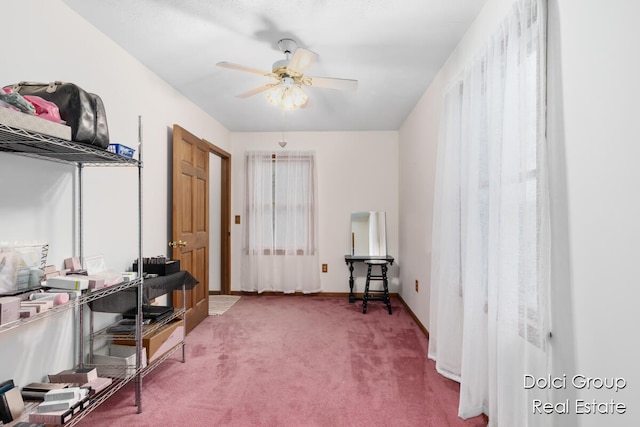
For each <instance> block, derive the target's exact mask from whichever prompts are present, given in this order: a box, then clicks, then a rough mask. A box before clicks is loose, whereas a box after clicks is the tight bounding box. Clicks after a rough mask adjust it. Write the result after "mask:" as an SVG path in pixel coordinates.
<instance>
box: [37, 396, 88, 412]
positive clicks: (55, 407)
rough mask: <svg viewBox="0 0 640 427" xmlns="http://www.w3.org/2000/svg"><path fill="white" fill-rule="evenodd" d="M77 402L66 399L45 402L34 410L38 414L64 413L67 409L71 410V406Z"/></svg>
mask: <svg viewBox="0 0 640 427" xmlns="http://www.w3.org/2000/svg"><path fill="white" fill-rule="evenodd" d="M77 402H78V400H77V399H66V400H50V401H47V400H45V401H44V402H42V403H41V404H39V405H38V407H37V408H36V410H37V411H38V412H39V413H42V412H55V411H66V410H67V409H72V408H73V405H75V404H76V403H77Z"/></svg>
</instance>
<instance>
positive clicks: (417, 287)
mask: <svg viewBox="0 0 640 427" xmlns="http://www.w3.org/2000/svg"><path fill="white" fill-rule="evenodd" d="M419 289H420V286H419V284H418V279H416V292H419Z"/></svg>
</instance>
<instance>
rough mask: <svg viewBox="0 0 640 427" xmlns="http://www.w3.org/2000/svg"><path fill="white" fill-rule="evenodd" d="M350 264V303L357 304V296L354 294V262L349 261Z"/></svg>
mask: <svg viewBox="0 0 640 427" xmlns="http://www.w3.org/2000/svg"><path fill="white" fill-rule="evenodd" d="M347 264H349V303H350V304H353V303H354V302H356V296H355V295H354V294H353V283H354V282H353V261H347Z"/></svg>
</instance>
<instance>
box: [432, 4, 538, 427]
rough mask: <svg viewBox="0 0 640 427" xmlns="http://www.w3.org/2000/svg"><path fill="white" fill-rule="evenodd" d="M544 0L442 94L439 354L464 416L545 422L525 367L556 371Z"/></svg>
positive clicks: (435, 352)
mask: <svg viewBox="0 0 640 427" xmlns="http://www.w3.org/2000/svg"><path fill="white" fill-rule="evenodd" d="M545 33H546V1H544V0H516V1H515V2H514V4H513V7H512V9H511V10H510V13H509V15H508V16H507V17H506V19H505V20H504V21H503V22H502V24H501V25H500V27H499V28H498V30H497V31H496V33H495V34H494V36H493V37H492V38H491V40H490V41H489V42H488V45H487V46H486V48H485V49H484V50H483V51H482V52H480V53H479V54H478V55H477V56H476V57H475V58H474V60H473V61H472V63H471V64H469V66H468V67H467V68H466V69H465V70H464V72H463V73H462V75H461V76H460V78H459V79H456V81H455V82H454V83H452V84H451V86H450V87H449V88H448V90H447V91H446V93H445V96H444V100H443V111H442V122H441V130H440V141H439V149H438V150H439V151H438V159H437V178H436V200H435V208H434V209H435V211H434V224H433V225H434V227H433V228H434V234H433V242H432V244H433V258H432V277H431V286H432V298H431V314H430V342H429V357H430V358H432V359H434V360H435V361H436V367H437V369H438V371H439V372H440V373H442V374H443V375H445V376H447V377H449V378H452V379H455V380H457V381H459V382H460V404H459V415H460V416H461V417H463V418H468V417H472V416H475V415H479V414H480V413H482V412H484V413H486V414H488V415H489V420H490V425H492V426H509V427H510V426H536V425H540V426H542V425H545V424H546V422H547V421H548V419H546V418H545V416H544V415H540V414H535V413H534V411H533V404H534V400H535V399H540V400H542V401H543V402H548V401H549V398H548V396H547V393H548V391H546V390H544V389H526V388H525V387H524V376H525V375H533V376H535V377H544V376H546V374H548V372H549V366H548V363H549V357H548V353H549V348H548V342H547V340H548V334H549V325H548V323H549V322H548V286H549V231H550V230H549V207H548V197H549V196H548V184H547V174H546V165H547V160H546V140H545V123H546V121H545V91H546V80H545V69H546V64H545V51H546V40H545Z"/></svg>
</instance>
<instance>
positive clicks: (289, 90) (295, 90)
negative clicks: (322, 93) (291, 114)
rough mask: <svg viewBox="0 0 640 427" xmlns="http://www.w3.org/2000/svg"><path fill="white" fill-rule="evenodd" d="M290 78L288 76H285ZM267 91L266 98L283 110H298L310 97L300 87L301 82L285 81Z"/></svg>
mask: <svg viewBox="0 0 640 427" xmlns="http://www.w3.org/2000/svg"><path fill="white" fill-rule="evenodd" d="M285 79H288V78H285ZM285 79H283V82H282V84H280V85H278V86H276V87H274V88H273V89H271V90H270V91H268V92H267V94H266V98H267V101H269V103H270V104H271V105H273V106H275V107H280V108H281V109H283V110H296V109H298V108H300V107H302V106H303V105H304V104H306V103H307V100H308V99H309V97H308V96H307V94H306V93H304V91H303V90H302V87H300V84H297V83H295V84H294V83H293V79H289V80H291V82H289V81H285Z"/></svg>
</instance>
